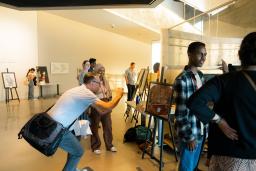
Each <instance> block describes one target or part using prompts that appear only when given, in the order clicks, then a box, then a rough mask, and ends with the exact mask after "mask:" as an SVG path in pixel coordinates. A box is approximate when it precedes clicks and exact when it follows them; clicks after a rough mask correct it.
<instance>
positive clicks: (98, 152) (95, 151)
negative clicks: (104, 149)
mask: <svg viewBox="0 0 256 171" xmlns="http://www.w3.org/2000/svg"><path fill="white" fill-rule="evenodd" d="M93 152H94V153H95V154H101V151H100V150H94V151H93Z"/></svg>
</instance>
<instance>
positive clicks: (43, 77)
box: [36, 66, 49, 84]
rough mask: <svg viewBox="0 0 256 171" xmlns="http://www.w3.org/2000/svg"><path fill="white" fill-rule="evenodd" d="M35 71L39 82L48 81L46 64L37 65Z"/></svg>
mask: <svg viewBox="0 0 256 171" xmlns="http://www.w3.org/2000/svg"><path fill="white" fill-rule="evenodd" d="M36 73H37V78H38V81H39V84H45V83H49V77H48V72H47V67H46V66H37V67H36Z"/></svg>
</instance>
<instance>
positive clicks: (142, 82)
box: [139, 68, 149, 95]
mask: <svg viewBox="0 0 256 171" xmlns="http://www.w3.org/2000/svg"><path fill="white" fill-rule="evenodd" d="M148 73H149V68H147V69H145V71H144V74H143V76H142V80H141V84H140V86H139V94H140V95H142V94H143V92H144V90H145V88H146V85H147V79H148Z"/></svg>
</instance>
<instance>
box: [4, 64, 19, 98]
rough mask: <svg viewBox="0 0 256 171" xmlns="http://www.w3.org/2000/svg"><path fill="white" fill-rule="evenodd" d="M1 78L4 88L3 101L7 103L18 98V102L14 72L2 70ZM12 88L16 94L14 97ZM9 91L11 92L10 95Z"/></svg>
mask: <svg viewBox="0 0 256 171" xmlns="http://www.w3.org/2000/svg"><path fill="white" fill-rule="evenodd" d="M2 80H3V85H4V89H5V102H6V103H9V101H10V100H18V101H19V102H20V98H19V95H18V92H17V81H16V76H15V72H9V71H8V69H7V72H2ZM13 89H14V90H15V93H16V96H17V97H16V98H13V93H12V90H13ZM9 93H10V94H11V97H10V94H9Z"/></svg>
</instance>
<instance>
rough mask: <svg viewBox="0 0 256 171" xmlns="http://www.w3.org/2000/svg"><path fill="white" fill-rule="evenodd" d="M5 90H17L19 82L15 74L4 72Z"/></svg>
mask: <svg viewBox="0 0 256 171" xmlns="http://www.w3.org/2000/svg"><path fill="white" fill-rule="evenodd" d="M2 79H3V84H4V88H17V81H16V77H15V73H14V72H2Z"/></svg>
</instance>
